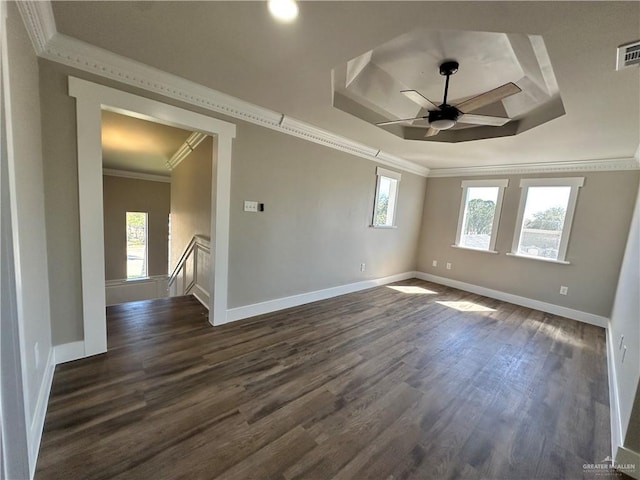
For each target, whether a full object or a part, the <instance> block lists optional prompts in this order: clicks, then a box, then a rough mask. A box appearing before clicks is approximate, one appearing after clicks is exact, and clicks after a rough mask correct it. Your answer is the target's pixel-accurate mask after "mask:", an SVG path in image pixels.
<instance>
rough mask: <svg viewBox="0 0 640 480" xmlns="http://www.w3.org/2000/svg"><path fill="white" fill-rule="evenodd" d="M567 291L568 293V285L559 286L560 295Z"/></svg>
mask: <svg viewBox="0 0 640 480" xmlns="http://www.w3.org/2000/svg"><path fill="white" fill-rule="evenodd" d="M567 293H569V287H566V286H564V285H562V286H561V287H560V295H566V294H567Z"/></svg>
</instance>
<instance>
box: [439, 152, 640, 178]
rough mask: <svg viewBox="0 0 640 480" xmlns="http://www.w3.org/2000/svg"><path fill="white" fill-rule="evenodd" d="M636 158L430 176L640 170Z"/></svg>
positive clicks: (458, 170)
mask: <svg viewBox="0 0 640 480" xmlns="http://www.w3.org/2000/svg"><path fill="white" fill-rule="evenodd" d="M639 169H640V165H638V162H637V161H636V159H635V158H632V157H628V158H608V159H601V160H582V161H576V162H555V163H552V162H546V163H523V164H519V165H488V166H482V167H458V168H432V169H431V171H430V172H429V177H436V178H437V177H474V176H479V175H516V174H526V173H562V172H608V171H616V170H639Z"/></svg>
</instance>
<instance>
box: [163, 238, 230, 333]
mask: <svg viewBox="0 0 640 480" xmlns="http://www.w3.org/2000/svg"><path fill="white" fill-rule="evenodd" d="M210 277H211V242H210V240H209V239H208V238H207V237H204V236H202V235H194V236H193V238H192V239H191V241H190V242H189V244H188V245H187V247H186V248H185V250H184V252H183V253H182V256H181V257H180V260H178V263H177V264H176V267H175V268H174V270H173V272H172V273H171V276H170V277H169V281H168V285H167V288H168V291H169V296H171V297H174V296H177V295H193V296H194V297H196V298H197V299H198V301H199V302H200V303H202V305H204V306H205V307H206V308H207V310H209V304H210V299H211V294H210V290H211V289H210V287H209V284H210ZM225 318H226V316H225ZM221 323H225V322H224V321H223V322H221Z"/></svg>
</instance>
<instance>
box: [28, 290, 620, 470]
mask: <svg viewBox="0 0 640 480" xmlns="http://www.w3.org/2000/svg"><path fill="white" fill-rule="evenodd" d="M394 286H395V287H399V290H398V289H394V288H389V287H378V288H374V289H371V290H366V291H363V292H358V293H353V294H350V295H345V296H342V297H337V298H334V299H330V300H326V301H321V302H317V303H313V304H310V305H305V306H301V307H297V308H292V309H289V310H286V311H283V312H279V313H275V314H271V315H264V316H261V317H256V318H254V319H250V320H246V321H241V322H236V323H233V324H230V325H226V326H223V327H216V328H213V327H211V326H209V324H208V323H207V311H206V310H205V309H203V308H202V307H201V306H200V304H199V303H198V302H197V301H196V300H194V299H193V298H191V297H182V298H177V299H171V300H158V301H151V302H138V303H134V304H128V305H123V306H116V307H111V308H109V310H108V332H109V352H108V353H106V354H104V355H99V356H96V357H93V358H88V359H84V360H79V361H76V362H71V363H67V364H64V365H60V366H58V367H57V368H56V372H55V377H54V383H53V391H52V395H51V399H50V401H49V410H48V412H47V417H46V425H45V433H44V437H43V443H42V448H41V452H40V458H39V461H38V467H37V474H36V478H37V479H39V480H44V479H65V480H72V479H83V480H84V479H128V480H130V479H145V480H146V479H153V480H158V479H177V478H185V479H201V478H202V479H209V478H224V479H242V480H244V479H272V478H273V479H275V478H277V479H283V478H284V479H287V480H290V479H328V478H336V479H394V480H395V479H405V478H412V479H432V478H433V479H439V480H440V479H447V478H451V479H458V478H460V479H479V478H484V479H508V480H515V479H545V480H548V479H581V478H590V479H595V478H596V477H595V475H594V473H590V472H585V471H584V470H583V465H584V464H593V463H598V462H600V461H602V460H603V459H604V458H605V457H606V456H607V455H609V454H610V444H609V442H610V436H609V435H610V434H609V406H608V404H609V401H608V398H609V396H608V388H607V366H606V358H605V332H604V330H603V329H601V328H598V327H594V326H590V325H586V324H582V323H578V322H576V321H572V320H568V319H565V318H560V317H556V316H553V315H549V314H545V313H542V312H539V311H535V310H530V309H527V308H523V307H518V306H515V305H511V304H508V303H503V302H500V301H497V300H492V299H487V298H484V297H480V296H478V295H473V294H469V293H465V292H461V291H459V290H454V289H450V288H446V287H442V286H439V285H435V284H431V283H427V282H423V281H420V280H410V281H406V282H401V283H398V284H394ZM597 478H598V479H602V478H607V477H603V476H598V477H597Z"/></svg>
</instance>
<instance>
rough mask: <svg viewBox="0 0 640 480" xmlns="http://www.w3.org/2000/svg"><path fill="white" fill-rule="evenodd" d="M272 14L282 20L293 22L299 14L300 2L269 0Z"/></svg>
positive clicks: (293, 0)
mask: <svg viewBox="0 0 640 480" xmlns="http://www.w3.org/2000/svg"><path fill="white" fill-rule="evenodd" d="M269 11H270V12H271V15H273V16H274V17H275V18H277V19H278V20H280V21H282V22H291V21H292V20H295V18H296V17H297V16H298V4H297V3H296V2H295V0H269Z"/></svg>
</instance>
